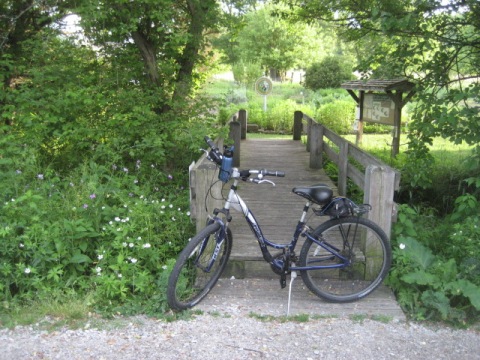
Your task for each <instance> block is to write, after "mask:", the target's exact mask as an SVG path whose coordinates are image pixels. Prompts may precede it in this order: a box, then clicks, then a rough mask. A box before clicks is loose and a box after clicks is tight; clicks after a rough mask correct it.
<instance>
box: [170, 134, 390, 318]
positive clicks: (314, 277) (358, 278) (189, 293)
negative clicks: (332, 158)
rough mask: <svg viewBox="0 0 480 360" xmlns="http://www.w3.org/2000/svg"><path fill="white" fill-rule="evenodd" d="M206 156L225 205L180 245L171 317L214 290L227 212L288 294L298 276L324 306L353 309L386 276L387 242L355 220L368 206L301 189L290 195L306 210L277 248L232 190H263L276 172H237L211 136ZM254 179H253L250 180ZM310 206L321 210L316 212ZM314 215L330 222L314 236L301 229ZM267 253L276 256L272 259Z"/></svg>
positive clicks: (227, 233)
mask: <svg viewBox="0 0 480 360" xmlns="http://www.w3.org/2000/svg"><path fill="white" fill-rule="evenodd" d="M205 141H206V143H207V144H208V146H209V148H210V150H204V149H202V150H203V151H204V152H205V153H206V157H207V159H208V160H210V161H212V162H214V163H215V164H216V165H217V166H218V167H219V168H220V169H219V175H218V178H219V179H220V180H221V181H222V182H223V183H224V184H226V183H227V182H228V181H230V180H231V179H233V183H232V185H231V187H230V190H229V192H228V196H227V197H226V198H225V199H224V200H225V203H224V206H223V208H222V209H215V210H214V211H213V215H210V216H209V218H208V220H207V224H206V226H205V228H204V229H203V230H201V231H200V232H198V233H197V234H196V235H195V236H194V237H193V238H192V239H191V240H190V241H189V243H188V244H187V245H186V246H185V248H184V249H183V250H182V251H181V253H180V254H179V256H178V259H177V261H176V263H175V265H174V267H173V269H172V272H171V274H170V277H169V281H168V287H167V301H168V304H169V306H170V307H171V308H172V309H173V310H178V311H182V310H186V309H189V308H192V307H194V306H195V305H197V304H198V303H199V302H200V301H201V300H202V299H203V298H205V296H206V295H207V294H208V293H209V292H210V290H211V289H212V288H213V287H214V286H215V284H216V282H217V280H218V279H219V278H220V276H221V274H222V272H223V270H224V269H225V267H226V265H227V262H228V259H229V257H230V252H231V250H232V243H233V238H232V233H231V230H230V228H229V226H228V225H229V223H230V222H231V221H232V215H231V214H230V209H234V210H237V211H239V212H241V213H243V215H244V216H245V220H246V221H247V223H248V224H249V226H250V229H251V230H252V232H253V234H254V235H255V237H256V239H257V241H258V244H259V247H260V251H261V252H262V255H263V258H264V260H265V261H267V262H268V263H269V264H270V267H271V269H272V270H273V272H274V273H276V274H278V275H279V276H280V283H281V287H282V288H285V287H286V278H287V276H288V275H290V277H291V281H290V290H289V291H290V292H289V304H288V309H289V307H290V295H291V289H292V282H293V280H294V279H295V278H296V277H297V272H300V275H301V278H302V280H303V282H304V283H305V285H306V286H307V287H308V289H309V290H310V291H311V292H312V293H314V294H315V295H317V296H318V297H320V298H323V299H324V300H327V301H330V302H340V303H343V302H351V301H356V300H359V299H362V298H364V297H366V296H367V295H369V294H370V293H371V292H372V291H374V290H375V289H376V288H377V287H378V286H379V285H380V284H381V283H382V281H383V279H384V278H385V276H386V275H387V273H388V271H389V269H390V264H391V248H390V243H389V240H388V237H387V235H386V234H385V232H384V231H383V230H382V229H381V228H380V227H379V226H378V225H377V224H375V223H374V222H372V221H371V220H369V219H366V218H363V217H361V216H362V215H364V214H365V213H367V212H368V211H369V210H371V207H370V206H369V205H366V204H364V205H357V204H355V203H354V202H353V201H352V200H350V199H348V198H346V197H334V196H333V191H332V189H331V188H330V187H328V186H327V185H324V184H317V185H313V186H299V187H295V188H294V189H293V190H292V191H293V192H294V193H295V194H297V195H299V196H301V197H303V198H305V199H306V204H305V206H304V208H303V211H302V214H301V216H300V219H299V221H298V223H297V226H296V228H295V230H294V233H293V238H292V240H291V241H290V242H289V243H288V244H278V243H274V242H271V241H269V240H268V239H266V238H265V237H264V235H263V233H262V230H261V227H260V224H259V223H258V221H257V220H256V219H255V217H254V215H253V213H252V212H251V211H250V209H249V208H248V206H247V204H246V203H245V202H244V201H243V200H242V198H241V197H240V195H239V194H238V193H237V189H238V183H239V182H240V181H241V180H242V181H249V182H251V183H254V184H263V183H268V184H272V185H273V186H275V184H274V183H273V182H272V181H270V180H267V179H266V177H268V176H275V177H284V176H285V173H284V172H282V171H269V170H266V169H261V170H255V169H249V170H239V169H238V168H235V167H232V166H231V157H232V156H233V148H228V147H225V148H224V152H223V154H222V152H221V151H220V150H219V149H218V148H217V147H216V146H215V144H214V143H213V141H212V140H211V139H210V138H209V137H207V136H206V137H205ZM252 175H254V176H253V178H251V176H252ZM314 206H319V207H318V208H314ZM310 209H312V211H313V212H314V214H315V215H318V216H329V217H330V219H328V220H327V221H326V222H324V223H323V224H321V225H319V226H318V227H316V228H315V229H312V228H310V227H309V226H308V225H307V224H306V221H305V219H306V217H307V213H308V212H309V210H310ZM300 237H304V238H305V242H304V244H303V246H302V248H301V251H300V254H299V255H296V253H295V247H296V245H297V242H298V240H299V238H300ZM269 248H273V249H276V250H279V251H280V253H279V254H276V255H272V253H271V252H270V250H269Z"/></svg>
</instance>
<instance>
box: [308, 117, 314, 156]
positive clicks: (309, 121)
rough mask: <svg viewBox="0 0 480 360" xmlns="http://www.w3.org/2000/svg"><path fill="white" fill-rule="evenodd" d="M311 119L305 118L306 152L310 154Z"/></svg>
mask: <svg viewBox="0 0 480 360" xmlns="http://www.w3.org/2000/svg"><path fill="white" fill-rule="evenodd" d="M312 122H313V120H312V118H311V117H308V118H307V152H310V142H311V137H312Z"/></svg>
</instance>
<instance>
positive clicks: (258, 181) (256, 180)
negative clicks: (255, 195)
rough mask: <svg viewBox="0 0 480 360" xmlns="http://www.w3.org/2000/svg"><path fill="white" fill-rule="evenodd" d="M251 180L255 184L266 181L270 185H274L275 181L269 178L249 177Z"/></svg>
mask: <svg viewBox="0 0 480 360" xmlns="http://www.w3.org/2000/svg"><path fill="white" fill-rule="evenodd" d="M250 181H251V182H253V183H255V184H263V183H267V184H272V186H275V183H274V182H273V181H270V180H266V179H262V180H261V179H250Z"/></svg>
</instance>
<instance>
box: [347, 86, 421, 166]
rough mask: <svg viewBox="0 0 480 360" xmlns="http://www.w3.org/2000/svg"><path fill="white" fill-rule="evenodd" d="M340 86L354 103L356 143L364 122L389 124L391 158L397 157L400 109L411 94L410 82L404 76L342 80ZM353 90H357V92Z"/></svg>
mask: <svg viewBox="0 0 480 360" xmlns="http://www.w3.org/2000/svg"><path fill="white" fill-rule="evenodd" d="M341 87H342V88H343V89H345V90H347V91H348V93H349V94H350V95H351V96H352V97H353V99H354V100H355V101H356V102H357V106H358V112H357V119H356V120H358V122H357V141H356V143H357V145H358V144H360V143H361V142H362V135H363V122H364V121H368V122H374V123H379V124H386V125H392V126H393V141H392V157H395V156H397V154H398V153H399V150H400V125H401V121H402V108H403V107H404V106H405V104H406V103H407V102H408V101H409V100H410V99H411V98H412V96H413V95H414V94H415V91H414V90H413V88H414V84H413V83H411V82H409V81H407V80H404V79H396V80H366V81H364V80H355V81H348V82H346V83H343V84H342V85H341ZM355 91H359V95H357V94H356V93H355ZM404 94H406V96H405V97H404Z"/></svg>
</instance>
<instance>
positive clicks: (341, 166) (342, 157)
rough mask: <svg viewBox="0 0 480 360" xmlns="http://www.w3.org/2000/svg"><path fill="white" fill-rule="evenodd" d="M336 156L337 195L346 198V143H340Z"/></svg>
mask: <svg viewBox="0 0 480 360" xmlns="http://www.w3.org/2000/svg"><path fill="white" fill-rule="evenodd" d="M339 150H340V151H339V154H338V162H339V163H338V195H340V196H347V170H348V142H346V141H342V143H341V144H340V149H339Z"/></svg>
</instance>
